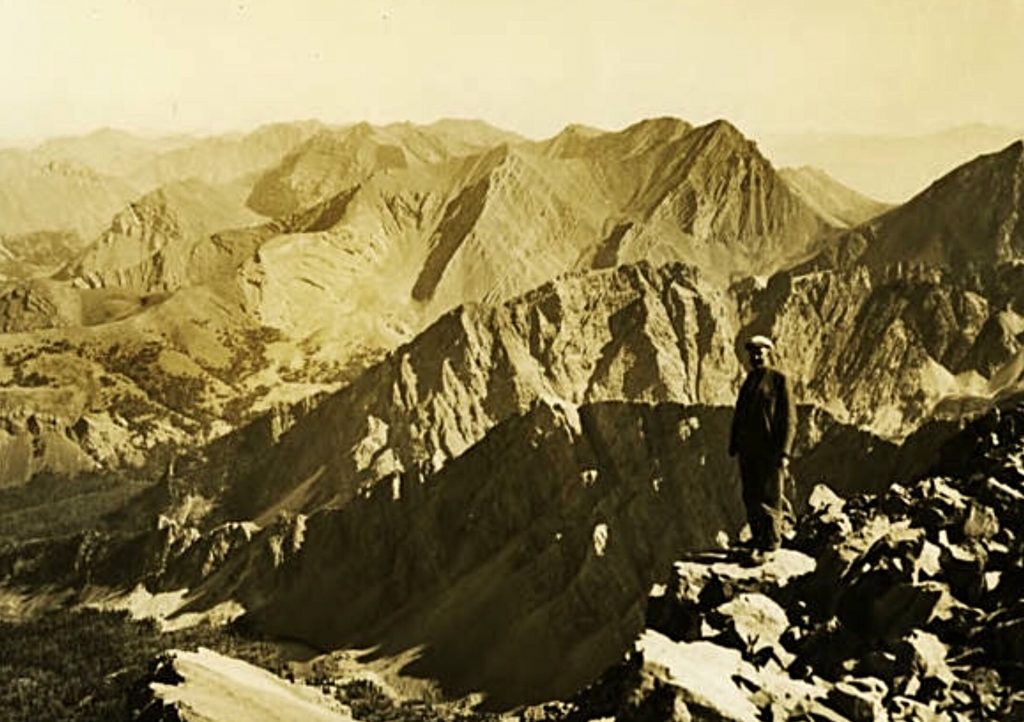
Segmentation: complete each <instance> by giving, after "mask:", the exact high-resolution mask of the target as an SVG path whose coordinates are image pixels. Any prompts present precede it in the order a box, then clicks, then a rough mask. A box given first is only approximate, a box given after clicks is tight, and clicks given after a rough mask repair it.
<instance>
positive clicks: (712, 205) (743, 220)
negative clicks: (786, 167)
mask: <svg viewBox="0 0 1024 722" xmlns="http://www.w3.org/2000/svg"><path fill="white" fill-rule="evenodd" d="M641 125H644V126H646V125H647V124H641ZM660 125H663V124H659V126H655V127H660ZM649 142H650V145H651V147H652V148H653V149H655V154H654V155H648V156H647V157H646V158H644V159H643V161H642V162H643V165H644V166H646V167H645V168H643V170H642V171H640V172H639V173H637V171H636V169H633V170H632V175H633V177H637V176H639V177H640V178H643V179H644V182H643V183H642V184H640V186H639V187H634V188H633V189H631V191H630V196H629V200H628V202H627V203H626V204H625V206H624V207H623V208H622V210H621V212H622V213H623V214H624V216H625V220H624V225H626V229H625V231H624V232H623V233H621V234H612V235H611V236H609V239H608V240H609V241H610V242H611V243H612V244H614V245H613V246H612V247H611V248H607V249H602V251H603V252H604V253H605V254H610V256H611V258H613V259H615V261H616V262H620V263H621V262H631V261H633V262H635V261H638V260H641V259H645V260H648V261H650V262H653V263H661V262H665V261H670V260H681V261H684V262H687V263H693V264H694V265H697V266H698V267H699V268H701V269H702V270H703V271H704V272H705V273H707V274H708V275H710V276H712V277H715V278H718V279H726V278H729V277H730V276H731V275H739V274H742V275H746V274H750V273H758V274H767V273H771V272H772V271H774V270H777V269H778V268H781V267H784V266H786V265H788V264H791V263H793V262H795V261H797V260H800V259H802V258H804V257H806V256H808V255H810V254H811V253H813V251H814V250H815V242H816V241H817V240H818V238H819V237H820V236H821V234H822V233H823V232H824V231H825V230H827V228H828V224H827V223H826V222H825V221H823V220H822V219H821V218H820V217H819V216H818V215H817V214H816V213H815V212H814V211H812V210H811V209H810V208H808V207H807V206H806V205H805V204H804V203H803V202H802V201H801V200H800V199H799V198H797V197H796V196H795V195H794V194H793V193H792V192H791V191H790V190H789V188H788V187H787V186H786V184H785V183H784V182H783V181H782V180H781V179H780V178H779V176H778V175H777V174H776V173H775V171H774V169H773V168H772V167H771V165H770V164H769V163H768V161H767V160H765V158H764V157H763V156H762V155H761V154H760V153H759V152H758V151H757V148H756V146H755V145H754V144H753V143H752V142H751V141H749V140H747V139H746V138H744V137H743V135H742V134H741V133H740V132H739V131H738V130H737V129H736V128H735V127H733V126H732V125H730V124H729V123H728V122H726V121H715V122H713V123H709V124H708V125H705V126H701V127H699V128H695V129H693V130H692V131H690V132H686V133H684V134H682V135H681V136H680V137H679V138H678V139H677V140H673V141H669V142H666V141H664V140H663V139H660V138H651V140H650V141H649ZM613 167H615V166H614V165H613ZM627 168H628V166H627Z"/></svg>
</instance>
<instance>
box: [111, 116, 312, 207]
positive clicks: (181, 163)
mask: <svg viewBox="0 0 1024 722" xmlns="http://www.w3.org/2000/svg"><path fill="white" fill-rule="evenodd" d="M323 128H324V126H323V124H322V123H319V122H317V121H312V120H311V121H298V122H294V123H275V124H271V125H265V126H262V127H260V128H257V129H256V130H253V131H251V132H248V133H234V134H227V135H214V136H209V137H206V138H197V139H191V140H190V142H188V143H181V144H178V146H177V147H173V148H168V149H166V150H164V151H163V152H161V153H159V154H155V155H153V156H151V157H149V158H146V159H145V161H144V162H142V163H139V164H137V165H136V166H135V167H133V168H131V172H130V174H129V175H128V177H129V178H130V179H131V181H132V182H133V183H134V184H135V185H136V186H138V187H140V188H145V189H150V188H155V187H158V186H161V185H165V184H168V183H173V182H176V181H185V180H189V179H193V178H195V179H199V180H201V181H204V182H205V183H209V184H210V185H223V184H229V183H232V182H235V181H238V180H239V179H246V181H247V184H246V190H248V185H249V184H250V183H251V181H252V176H254V175H255V174H257V173H260V172H262V171H264V170H265V169H267V168H269V167H271V166H273V165H274V164H276V163H278V162H280V160H281V158H283V157H284V156H285V155H286V154H288V153H289V152H291V151H292V150H294V149H295V148H296V147H297V146H298V145H300V144H301V143H303V142H305V141H306V140H308V139H309V138H310V137H311V136H312V135H313V134H315V133H317V132H319V131H321V130H323Z"/></svg>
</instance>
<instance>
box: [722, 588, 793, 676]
mask: <svg viewBox="0 0 1024 722" xmlns="http://www.w3.org/2000/svg"><path fill="white" fill-rule="evenodd" d="M712 619H713V620H716V621H717V625H716V626H718V627H719V628H721V629H722V630H723V633H722V635H720V637H719V638H718V641H719V642H720V643H724V644H726V645H728V646H732V647H735V648H737V649H739V650H740V651H741V652H743V653H744V656H746V658H747V659H751V658H753V657H755V656H757V657H762V656H763V654H762V651H763V650H764V649H765V648H767V649H768V650H769V652H768V653H769V654H770V655H774V656H775V658H776V660H777V661H778V662H780V663H781V664H782V665H783V666H784V667H785V666H788V664H787V662H789V661H791V659H792V658H791V655H789V654H788V653H787V652H786V651H785V650H784V649H783V647H782V645H781V644H780V643H779V640H780V638H781V637H782V635H783V633H784V632H785V631H786V629H787V628H788V627H789V618H788V617H787V616H786V610H784V609H783V608H782V607H781V606H780V605H779V603H778V602H776V601H775V600H773V599H772V598H771V597H768V596H765V595H764V594H758V593H756V592H755V593H750V592H746V593H743V594H740V595H738V596H736V597H735V598H734V599H732V600H730V601H728V602H726V603H724V604H722V605H720V606H718V607H717V608H716V609H715V610H714V613H713V615H712Z"/></svg>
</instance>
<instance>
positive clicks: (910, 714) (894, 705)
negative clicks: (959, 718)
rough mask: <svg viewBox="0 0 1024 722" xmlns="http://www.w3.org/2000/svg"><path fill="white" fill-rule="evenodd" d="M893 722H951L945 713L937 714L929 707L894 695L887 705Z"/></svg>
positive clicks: (908, 698) (937, 712) (914, 700)
mask: <svg viewBox="0 0 1024 722" xmlns="http://www.w3.org/2000/svg"><path fill="white" fill-rule="evenodd" d="M889 713H890V715H891V717H892V720H893V722H951V720H952V718H951V717H950V716H949V715H948V714H946V713H945V712H939V711H937V710H935V709H933V708H932V707H930V706H929V705H927V704H925V703H923V702H919V701H917V700H916V699H911V698H910V697H904V696H902V695H895V696H894V697H893V698H892V700H891V702H890V703H889Z"/></svg>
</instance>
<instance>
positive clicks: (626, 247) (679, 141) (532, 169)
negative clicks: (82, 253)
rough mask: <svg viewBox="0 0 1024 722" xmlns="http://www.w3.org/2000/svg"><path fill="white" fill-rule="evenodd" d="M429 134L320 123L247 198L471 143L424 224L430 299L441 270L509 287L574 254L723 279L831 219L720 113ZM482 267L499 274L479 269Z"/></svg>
mask: <svg viewBox="0 0 1024 722" xmlns="http://www.w3.org/2000/svg"><path fill="white" fill-rule="evenodd" d="M427 136H428V133H427V131H426V130H425V129H424V130H421V131H419V132H418V133H417V134H415V135H413V134H411V133H410V131H409V129H407V128H404V127H402V128H398V127H396V126H388V127H385V128H373V127H371V126H368V125H365V124H363V125H360V126H355V127H353V128H350V129H346V130H345V131H338V132H334V133H327V134H321V135H319V136H317V137H316V138H314V139H312V140H311V141H309V142H308V143H306V144H305V145H304V146H303V147H302V148H300V149H299V150H298V151H297V152H296V153H294V154H292V155H291V156H289V157H288V158H287V159H286V160H285V161H284V162H283V163H282V164H281V165H280V166H279V167H278V168H276V169H274V170H272V171H270V172H269V173H267V174H265V175H264V176H263V177H262V178H261V179H260V181H259V182H258V183H257V184H256V186H255V188H254V190H253V194H252V196H251V198H250V205H251V207H253V208H255V209H256V210H258V211H260V212H263V213H266V214H269V215H275V216H281V215H286V214H288V213H292V212H294V211H295V210H297V209H299V208H305V207H309V206H311V205H315V204H317V203H323V202H324V201H325V200H326V199H327V198H329V197H332V196H335V195H336V194H338V193H340V192H342V191H345V190H346V189H348V190H351V189H353V188H356V187H358V186H361V185H362V184H363V183H365V181H366V180H367V179H368V178H370V177H371V176H380V175H390V176H397V177H399V178H410V177H412V176H414V175H417V174H422V173H423V172H428V173H434V174H435V175H436V170H431V171H424V168H425V167H431V166H435V167H436V166H437V164H438V163H440V162H442V161H444V160H445V159H452V158H457V157H466V156H468V155H469V154H470V153H476V154H477V156H478V157H477V159H476V160H470V159H468V158H467V161H466V162H465V163H462V164H461V166H462V169H461V170H456V171H455V172H457V173H459V174H461V178H460V179H459V180H458V181H457V182H456V183H455V186H454V187H452V186H451V185H450V184H449V185H448V190H447V191H445V190H442V191H441V193H442V196H444V198H445V200H444V203H445V211H444V213H443V215H442V216H441V217H440V218H436V217H435V218H433V221H432V225H427V226H426V231H427V232H426V233H423V235H422V241H423V242H425V243H426V244H427V245H428V246H429V247H430V248H431V253H430V256H429V258H428V262H427V267H426V268H425V269H424V274H423V279H422V280H419V281H418V288H417V289H416V292H415V293H414V295H415V296H416V297H417V298H424V297H426V298H433V294H432V290H433V289H434V288H435V287H436V286H437V284H438V283H440V282H441V281H440V279H442V278H443V277H446V278H449V279H451V281H449V283H452V284H453V285H455V286H456V287H457V288H460V290H459V291H458V292H455V293H454V294H453V295H452V297H454V298H456V299H459V300H473V299H475V298H483V297H486V296H487V294H488V293H490V292H492V291H493V292H494V293H495V295H496V296H497V297H499V298H500V297H508V296H510V295H513V294H514V293H515V292H522V291H524V290H526V289H527V288H529V287H531V286H533V285H536V284H537V283H540V282H542V281H543V280H546V278H549V277H551V276H552V275H554V274H555V273H557V272H559V271H565V270H569V269H570V268H572V267H574V266H583V267H587V266H591V265H597V266H609V265H615V264H616V263H623V262H631V261H637V260H641V259H646V260H649V261H652V262H655V263H661V262H665V261H672V260H680V261H684V262H689V263H695V264H697V265H699V266H700V267H701V268H702V269H703V270H704V271H705V272H707V273H712V274H715V275H718V276H721V277H723V278H725V277H728V275H729V274H730V273H741V272H748V271H750V270H755V271H756V272H758V273H767V272H771V271H772V270H775V269H776V268H779V267H781V266H783V265H785V264H786V263H787V262H792V261H794V260H796V259H800V258H803V257H805V256H807V255H808V254H810V253H811V252H812V251H813V250H814V249H815V242H816V240H817V238H818V236H819V235H820V233H821V232H822V231H824V230H826V229H827V228H828V227H829V226H828V224H827V223H826V222H825V221H824V220H823V219H821V218H820V217H819V216H818V215H817V214H816V213H815V212H814V211H812V210H810V209H809V208H808V207H806V206H805V205H804V204H803V203H802V202H801V201H800V200H799V199H798V198H797V197H796V196H794V195H793V194H792V193H791V192H790V191H789V189H788V188H787V187H786V185H785V184H784V183H783V182H782V181H781V180H780V179H779V178H778V176H777V174H776V173H775V172H774V170H773V169H772V168H771V166H770V165H769V164H768V162H767V161H766V160H765V159H764V158H763V157H762V156H761V155H760V154H759V153H758V152H757V149H756V147H755V146H754V145H753V144H752V143H751V142H750V141H748V140H747V139H745V138H744V137H743V136H742V135H741V134H740V133H739V131H737V130H736V129H735V128H734V127H732V126H731V125H729V124H728V123H726V122H724V121H718V122H715V123H711V124H709V125H707V126H703V127H701V128H696V129H695V128H692V127H691V126H690V125H688V124H686V123H684V122H682V121H679V120H676V119H672V118H662V119H656V120H651V121H643V122H641V123H637V124H635V125H633V126H630V127H629V128H626V129H624V130H622V131H619V132H617V133H600V132H591V131H581V130H580V129H578V128H574V127H570V128H568V129H567V130H566V131H564V132H563V133H562V134H559V135H558V136H556V137H555V138H553V139H551V140H549V141H545V142H543V143H514V144H509V143H504V144H502V145H500V146H496V147H493V148H489V149H488V148H483V149H481V148H473V147H472V146H471V145H467V144H465V143H464V144H461V145H458V146H456V147H454V148H452V147H445V146H443V145H442V144H441V143H439V142H438V141H436V140H434V142H432V143H427V142H426V140H425V137H427ZM410 182H412V181H410ZM435 192H437V191H436V190H435ZM418 220H421V221H422V220H423V219H422V218H420V219H418ZM339 221H340V222H341V223H344V218H341V219H339ZM481 264H482V269H483V270H480V268H478V267H480V266H481ZM469 266H472V268H473V272H472V273H470V271H469V268H468V267H469ZM492 268H493V269H501V271H502V273H500V274H498V273H497V272H496V271H489V270H488V269H492ZM481 273H482V274H483V279H488V278H491V277H492V276H496V278H495V279H494V280H490V281H487V280H477V276H479V275H480V274H481ZM517 277H522V279H523V280H522V282H520V283H518V284H513V285H511V286H510V285H509V284H510V281H509V279H510V278H512V279H514V278H517ZM442 295H444V294H442ZM456 302H458V300H456ZM450 305H452V304H451V300H450V299H448V301H447V302H446V303H443V304H441V308H442V309H444V308H447V307H450Z"/></svg>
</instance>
